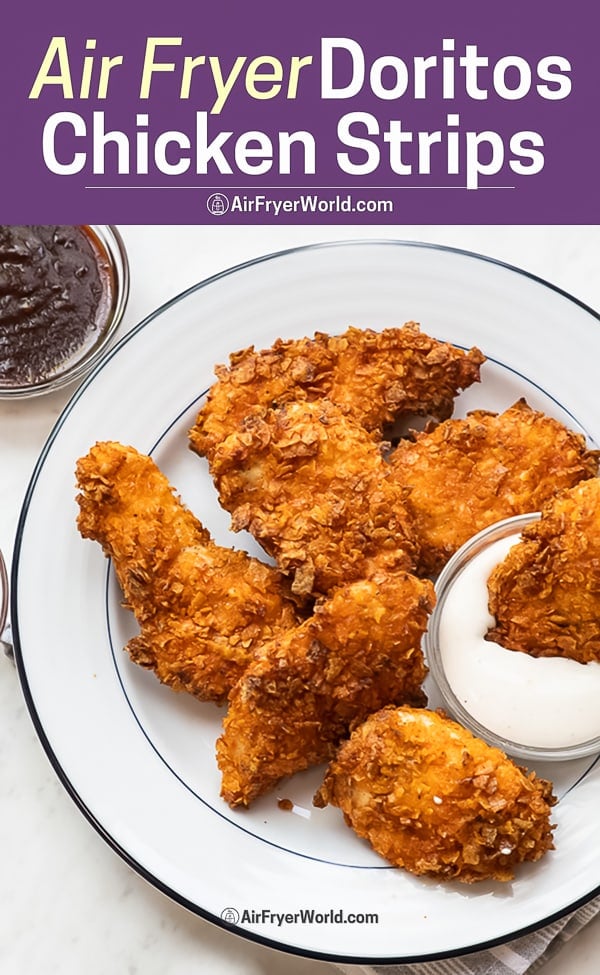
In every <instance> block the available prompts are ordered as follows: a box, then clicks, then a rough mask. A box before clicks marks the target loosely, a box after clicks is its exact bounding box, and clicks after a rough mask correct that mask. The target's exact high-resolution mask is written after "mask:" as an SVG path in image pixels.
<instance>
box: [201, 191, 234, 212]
mask: <svg viewBox="0 0 600 975" xmlns="http://www.w3.org/2000/svg"><path fill="white" fill-rule="evenodd" d="M206 209H207V210H208V212H209V213H211V214H212V215H213V217H222V216H223V214H224V213H227V211H228V210H229V199H228V198H227V197H226V196H225V194H224V193H211V195H210V196H209V198H208V200H207V201H206Z"/></svg>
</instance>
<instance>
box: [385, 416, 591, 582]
mask: <svg viewBox="0 0 600 975" xmlns="http://www.w3.org/2000/svg"><path fill="white" fill-rule="evenodd" d="M390 467H391V470H392V472H393V477H394V479H395V481H396V483H397V484H398V485H399V486H401V487H403V488H405V489H406V492H407V496H406V506H407V508H408V510H409V512H410V514H411V516H412V518H413V521H414V524H415V529H416V532H417V536H418V538H419V542H420V544H421V562H420V566H419V568H420V571H421V572H422V573H423V574H432V575H433V574H436V573H437V572H439V571H440V569H441V568H442V567H443V566H444V564H445V563H446V562H447V561H448V559H449V558H450V556H451V555H453V554H454V552H456V550H457V549H458V548H460V546H461V545H462V544H463V543H464V542H466V541H467V540H468V539H469V538H470V537H471V536H473V535H475V534H476V533H477V532H478V531H481V529H483V528H486V527H487V526H488V525H491V524H493V522H495V521H500V520H501V519H503V518H509V517H511V516H512V515H519V514H525V513H526V512H528V511H538V510H539V509H540V508H541V506H542V504H543V503H544V502H545V501H546V500H548V498H550V497H551V496H552V495H553V494H555V493H556V491H558V490H560V489H562V488H567V487H571V486H572V485H573V484H577V483H578V482H579V481H581V480H582V479H584V478H589V477H592V476H594V475H595V474H596V473H597V471H598V452H597V451H591V450H588V449H587V448H586V444H585V440H584V438H583V437H582V436H581V435H580V434H578V433H573V432H572V431H571V430H568V429H567V428H566V427H565V426H564V425H563V424H562V423H560V422H559V421H558V420H555V419H554V418H552V417H550V416H546V415H545V414H544V413H541V412H539V411H537V410H533V409H531V407H530V406H528V404H527V403H526V402H525V400H524V399H520V400H519V401H518V402H516V403H515V404H514V405H513V406H511V407H510V408H509V409H507V410H505V411H504V413H499V414H498V413H488V412H484V411H480V410H478V411H475V412H473V413H470V414H469V415H468V416H467V417H466V419H462V420H460V419H456V420H446V421H445V422H444V423H440V424H439V426H437V427H435V429H433V430H431V431H429V432H424V433H420V434H416V435H415V439H414V442H413V441H410V440H403V441H401V442H400V444H399V445H398V448H397V449H396V450H395V451H394V453H393V454H392V456H391V461H390Z"/></svg>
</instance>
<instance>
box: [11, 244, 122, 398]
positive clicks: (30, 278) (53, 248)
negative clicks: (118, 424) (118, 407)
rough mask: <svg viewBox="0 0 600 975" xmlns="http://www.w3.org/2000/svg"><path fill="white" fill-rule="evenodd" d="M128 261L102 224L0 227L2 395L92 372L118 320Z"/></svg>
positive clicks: (31, 392) (29, 392) (41, 389)
mask: <svg viewBox="0 0 600 975" xmlns="http://www.w3.org/2000/svg"><path fill="white" fill-rule="evenodd" d="M128 296H129V264H128V260H127V253H126V250H125V246H124V244H123V241H122V239H121V236H120V234H119V233H118V231H117V230H116V229H115V228H114V227H111V226H109V225H104V226H91V225H90V226H55V225H52V226H39V227H37V226H15V225H11V226H0V398H2V399H12V398H13V397H19V396H21V397H23V396H36V395H38V394H40V393H46V392H50V391H53V390H56V389H60V388H61V387H63V386H66V385H68V384H69V383H72V382H74V381H75V380H78V379H80V378H81V377H82V376H84V375H85V374H86V373H87V372H89V371H90V370H91V369H92V367H93V366H94V365H95V363H96V362H97V361H98V359H99V358H100V357H101V355H102V354H103V352H104V350H105V349H106V346H107V345H108V344H109V342H110V340H111V338H112V336H113V335H114V333H115V331H116V329H117V328H118V326H119V323H120V322H121V319H122V317H123V313H124V311H125V306H126V304H127V299H128Z"/></svg>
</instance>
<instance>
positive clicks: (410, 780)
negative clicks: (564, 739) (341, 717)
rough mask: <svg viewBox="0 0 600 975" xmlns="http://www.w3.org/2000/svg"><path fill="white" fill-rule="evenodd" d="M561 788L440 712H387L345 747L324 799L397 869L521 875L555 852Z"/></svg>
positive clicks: (454, 875) (320, 795)
mask: <svg viewBox="0 0 600 975" xmlns="http://www.w3.org/2000/svg"><path fill="white" fill-rule="evenodd" d="M555 801H556V800H555V798H554V796H553V795H552V786H551V784H550V783H549V782H546V781H545V780H544V779H539V778H537V777H536V775H535V774H534V773H533V772H532V773H530V774H527V773H526V772H525V771H523V770H522V769H519V768H518V767H517V766H516V765H514V764H513V763H512V762H511V761H510V760H509V759H508V758H507V757H506V755H504V754H503V752H501V751H499V750H498V749H496V748H491V747H490V746H489V745H487V744H486V743H485V742H483V741H481V740H480V739H478V738H475V737H474V736H473V735H472V734H471V733H470V732H469V731H467V730H466V729H464V728H462V727H461V726H460V725H459V724H456V723H455V722H454V721H451V720H450V719H449V718H447V717H446V716H445V715H443V714H441V713H440V712H434V711H427V710H414V709H412V708H397V709H395V708H386V709H384V710H382V711H379V712H378V713H376V714H373V715H372V716H371V717H369V718H368V719H367V720H366V721H365V722H364V724H362V725H360V726H359V727H357V728H356V730H355V731H354V732H353V734H352V735H351V737H350V739H349V740H348V741H346V742H344V743H343V744H342V746H341V747H340V749H339V751H338V753H337V755H336V757H335V758H334V760H333V762H332V763H331V764H330V766H329V769H328V771H327V774H326V777H325V781H324V783H323V785H322V787H321V788H320V789H319V791H318V792H317V795H316V796H315V805H317V806H325V805H327V804H328V803H330V804H332V805H334V806H338V807H339V808H340V809H341V810H342V812H343V813H344V818H345V820H346V822H347V824H348V825H349V826H351V827H352V828H353V829H354V830H355V831H356V833H357V834H358V835H359V836H361V837H363V838H365V839H367V840H368V841H369V842H370V843H371V845H372V846H373V848H374V849H375V850H376V851H377V853H379V854H381V856H383V857H385V858H386V859H387V860H389V861H390V862H391V863H393V864H394V865H395V866H398V867H403V868H404V869H405V870H408V871H410V872H411V873H414V874H427V875H430V876H432V877H435V878H436V879H438V880H460V881H463V882H464V883H472V882H474V881H477V880H512V878H513V876H514V868H515V867H516V865H517V864H519V863H522V862H523V861H525V860H538V859H539V858H540V857H541V856H543V854H544V853H545V852H546V851H547V850H551V849H553V842H552V829H553V826H552V824H551V823H550V818H549V817H550V807H551V805H553V804H554V802H555Z"/></svg>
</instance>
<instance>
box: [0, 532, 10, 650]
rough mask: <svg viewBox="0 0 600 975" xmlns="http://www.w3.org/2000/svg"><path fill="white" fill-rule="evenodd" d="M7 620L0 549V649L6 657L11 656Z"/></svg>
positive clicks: (3, 564) (6, 584) (5, 577)
mask: <svg viewBox="0 0 600 975" xmlns="http://www.w3.org/2000/svg"><path fill="white" fill-rule="evenodd" d="M7 620H8V572H7V569H6V562H5V561H4V556H3V554H2V549H0V647H1V648H2V649H3V650H4V653H5V654H6V656H7V657H12V656H13V646H12V642H11V633H10V624H9V623H7Z"/></svg>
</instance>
